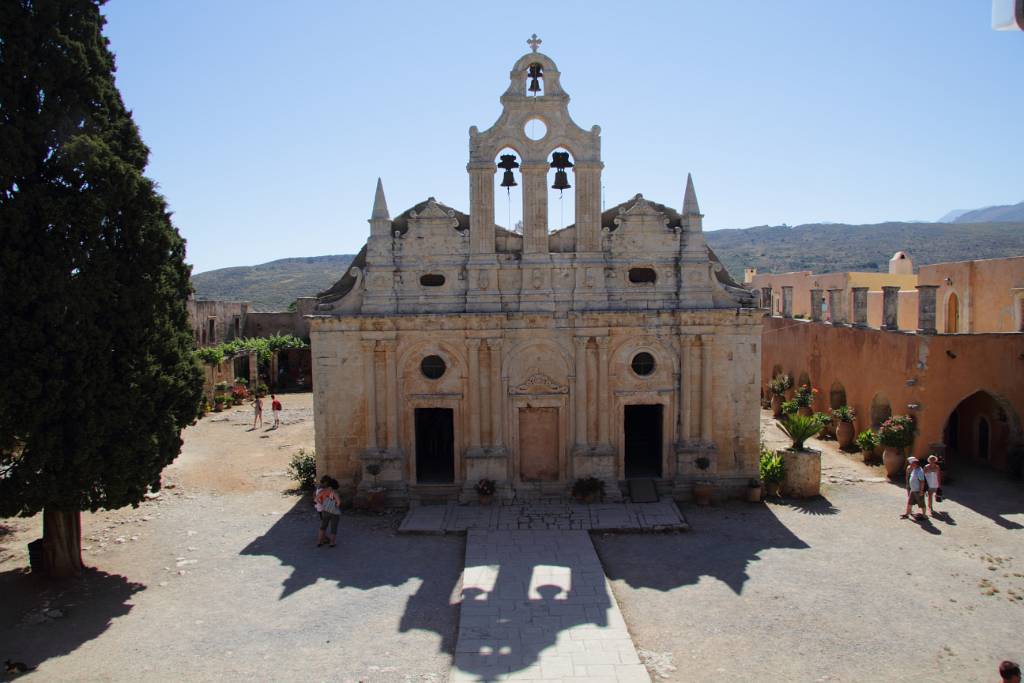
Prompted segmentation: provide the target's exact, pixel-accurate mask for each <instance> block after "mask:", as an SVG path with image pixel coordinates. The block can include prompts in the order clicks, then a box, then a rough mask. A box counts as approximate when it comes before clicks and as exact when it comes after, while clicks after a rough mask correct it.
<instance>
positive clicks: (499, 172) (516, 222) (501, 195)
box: [494, 147, 523, 234]
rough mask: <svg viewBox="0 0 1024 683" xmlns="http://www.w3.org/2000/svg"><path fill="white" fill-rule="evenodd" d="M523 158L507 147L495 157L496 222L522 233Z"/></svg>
mask: <svg viewBox="0 0 1024 683" xmlns="http://www.w3.org/2000/svg"><path fill="white" fill-rule="evenodd" d="M522 161H523V159H522V157H521V156H520V155H519V153H518V152H517V151H515V150H514V149H512V148H510V147H506V148H504V149H503V150H501V151H500V152H498V154H497V156H496V157H494V166H495V174H494V224H495V225H496V226H499V227H502V228H505V229H506V230H510V231H512V232H518V233H520V234H522V232H523V230H522V225H523V188H522V184H523V176H522V173H521V169H520V164H521V163H522Z"/></svg>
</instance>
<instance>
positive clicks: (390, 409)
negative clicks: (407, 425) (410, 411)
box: [381, 340, 398, 451]
mask: <svg viewBox="0 0 1024 683" xmlns="http://www.w3.org/2000/svg"><path fill="white" fill-rule="evenodd" d="M381 346H382V347H384V367H385V368H386V369H387V383H388V386H387V394H386V396H387V404H388V405H387V425H388V450H391V451H396V450H398V360H397V359H396V358H395V347H396V346H397V344H396V343H395V342H394V341H393V340H388V341H382V342H381Z"/></svg>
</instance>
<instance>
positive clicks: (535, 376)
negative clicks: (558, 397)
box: [514, 371, 569, 394]
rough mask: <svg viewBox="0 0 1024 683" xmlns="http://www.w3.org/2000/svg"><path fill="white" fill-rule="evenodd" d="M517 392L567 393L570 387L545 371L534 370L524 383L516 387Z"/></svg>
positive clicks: (515, 391)
mask: <svg viewBox="0 0 1024 683" xmlns="http://www.w3.org/2000/svg"><path fill="white" fill-rule="evenodd" d="M514 393H517V394H567V393H569V387H568V386H566V385H564V384H559V383H558V382H557V381H555V380H554V379H553V378H551V377H549V376H548V375H545V374H544V373H543V372H539V371H534V372H532V373H531V374H530V375H529V376H528V377H527V378H526V381H524V382H523V383H522V384H519V385H517V386H516V387H515V389H514Z"/></svg>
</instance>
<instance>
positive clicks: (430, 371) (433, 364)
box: [420, 356, 448, 379]
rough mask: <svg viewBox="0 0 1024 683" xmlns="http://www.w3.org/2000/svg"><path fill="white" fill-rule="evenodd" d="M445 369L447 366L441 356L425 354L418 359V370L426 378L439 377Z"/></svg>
mask: <svg viewBox="0 0 1024 683" xmlns="http://www.w3.org/2000/svg"><path fill="white" fill-rule="evenodd" d="M447 369H448V366H447V365H445V364H444V358H441V356H427V357H426V358H424V359H423V360H421V361H420V372H422V373H423V376H424V377H426V378H427V379H439V378H440V377H441V375H443V374H444V371H445V370H447Z"/></svg>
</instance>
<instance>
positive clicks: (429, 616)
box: [240, 496, 463, 654]
mask: <svg viewBox="0 0 1024 683" xmlns="http://www.w3.org/2000/svg"><path fill="white" fill-rule="evenodd" d="M399 520H400V517H398V518H397V519H396V515H394V514H386V515H365V514H356V513H352V512H346V513H344V514H342V516H341V520H340V523H339V525H338V547H337V548H328V547H327V546H324V547H323V548H317V547H316V530H317V528H318V519H317V515H316V512H315V511H313V508H312V505H311V503H310V501H309V499H308V498H307V497H306V496H303V497H302V498H300V499H299V500H297V501H296V502H295V504H294V505H293V506H292V508H291V510H290V511H289V512H288V513H287V514H285V515H283V516H282V517H281V518H280V519H279V520H278V521H277V522H276V523H275V524H274V525H273V526H272V527H270V528H269V529H268V530H267V531H266V533H264V534H263V535H262V536H260V537H258V538H256V539H255V540H253V541H252V542H251V543H249V544H248V545H247V546H246V547H245V548H243V549H242V551H241V553H240V554H241V555H252V556H270V557H274V558H276V559H277V560H278V561H279V562H280V563H281V564H282V565H283V566H286V567H290V568H291V574H289V576H288V577H287V578H285V580H284V581H283V582H282V584H281V592H280V594H279V596H278V599H279V600H286V599H287V598H289V597H290V596H292V595H294V594H295V593H297V592H298V591H300V590H302V589H304V588H307V587H309V586H312V585H313V584H315V583H317V582H318V581H330V582H333V583H334V584H336V586H337V587H338V588H339V589H342V588H355V589H358V590H364V591H365V590H371V589H373V588H378V587H383V586H401V585H403V584H405V583H406V582H408V581H409V580H411V579H418V580H419V581H420V585H419V587H418V588H417V590H416V593H415V594H414V595H412V596H411V597H410V598H409V599H408V601H407V603H406V608H405V611H404V613H403V614H402V618H401V622H400V625H399V630H400V631H401V632H403V633H404V632H406V631H410V630H412V629H422V630H426V631H432V632H435V633H437V634H438V635H440V636H441V646H440V648H441V651H442V652H446V653H448V654H452V653H454V652H455V630H456V625H457V623H458V610H459V606H458V604H451V603H452V600H451V596H452V593H453V591H454V589H455V586H456V585H457V584H458V581H459V575H460V573H461V570H462V559H463V551H462V548H463V547H462V545H461V544H460V545H459V548H458V552H457V553H451V552H441V551H439V549H438V547H437V545H438V543H440V542H442V541H441V540H440V539H439V537H437V536H433V537H431V536H399V535H397V534H395V533H394V529H395V528H396V527H397V524H398V521H399ZM443 542H444V543H445V547H446V548H447V547H449V546H450V539H445V540H444V541H443Z"/></svg>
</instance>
